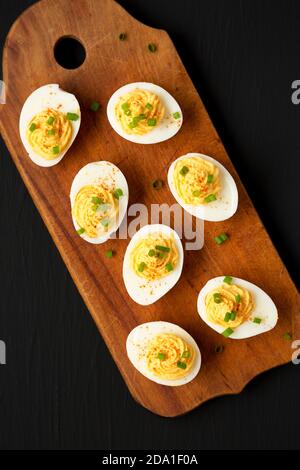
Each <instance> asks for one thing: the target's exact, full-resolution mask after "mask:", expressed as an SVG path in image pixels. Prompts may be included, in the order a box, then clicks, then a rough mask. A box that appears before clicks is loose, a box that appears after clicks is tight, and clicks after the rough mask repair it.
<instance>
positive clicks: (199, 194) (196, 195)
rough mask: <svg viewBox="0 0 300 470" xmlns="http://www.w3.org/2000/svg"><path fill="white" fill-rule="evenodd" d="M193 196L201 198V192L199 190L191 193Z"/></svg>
mask: <svg viewBox="0 0 300 470" xmlns="http://www.w3.org/2000/svg"><path fill="white" fill-rule="evenodd" d="M193 196H194V197H199V196H201V191H200V190H199V189H195V191H193Z"/></svg>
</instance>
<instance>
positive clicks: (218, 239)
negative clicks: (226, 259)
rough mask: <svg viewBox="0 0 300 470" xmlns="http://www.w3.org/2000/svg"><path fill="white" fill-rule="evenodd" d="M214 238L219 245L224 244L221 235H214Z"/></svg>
mask: <svg viewBox="0 0 300 470" xmlns="http://www.w3.org/2000/svg"><path fill="white" fill-rule="evenodd" d="M214 240H215V242H216V244H217V245H222V243H223V240H222V238H221V237H219V236H217V237H214Z"/></svg>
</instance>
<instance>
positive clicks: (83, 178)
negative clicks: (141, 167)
mask: <svg viewBox="0 0 300 470" xmlns="http://www.w3.org/2000/svg"><path fill="white" fill-rule="evenodd" d="M101 182H103V183H105V185H107V186H108V187H109V188H112V190H113V189H116V188H120V189H122V191H123V196H121V197H120V198H119V215H118V217H117V219H116V221H115V224H113V225H112V226H111V227H109V230H108V231H107V232H105V233H104V234H101V235H99V236H97V237H95V238H91V237H88V236H87V235H86V233H82V234H81V235H79V236H80V237H81V238H83V239H84V240H86V241H87V242H89V243H94V244H99V243H104V242H106V241H107V240H108V239H109V238H110V236H111V235H112V234H113V233H115V232H116V231H117V230H118V228H119V226H120V225H121V223H122V220H123V218H124V216H125V214H126V211H127V205H128V198H129V190H128V184H127V181H126V178H125V176H124V175H123V173H122V172H121V170H120V169H119V168H118V167H117V166H116V165H114V164H113V163H110V162H106V161H100V162H93V163H88V164H87V165H85V166H84V167H83V168H81V170H79V172H78V173H77V175H76V176H75V178H74V180H73V183H72V186H71V191H70V202H71V213H72V220H73V224H74V227H75V229H76V230H79V229H80V227H79V225H78V224H77V222H76V220H75V218H74V217H73V212H72V208H73V205H74V201H75V197H76V194H77V193H78V192H79V190H80V189H81V188H82V187H83V186H86V185H90V184H91V185H94V184H97V183H99V184H101Z"/></svg>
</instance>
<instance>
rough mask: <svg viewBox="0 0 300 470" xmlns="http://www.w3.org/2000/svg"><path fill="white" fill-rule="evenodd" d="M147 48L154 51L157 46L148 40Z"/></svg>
mask: <svg viewBox="0 0 300 470" xmlns="http://www.w3.org/2000/svg"><path fill="white" fill-rule="evenodd" d="M148 49H149V51H150V52H156V50H157V46H156V45H155V44H154V43H153V42H150V44H148Z"/></svg>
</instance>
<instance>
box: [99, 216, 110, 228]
mask: <svg viewBox="0 0 300 470" xmlns="http://www.w3.org/2000/svg"><path fill="white" fill-rule="evenodd" d="M101 225H103V227H108V225H109V218H108V217H105V219H102V220H101Z"/></svg>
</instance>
